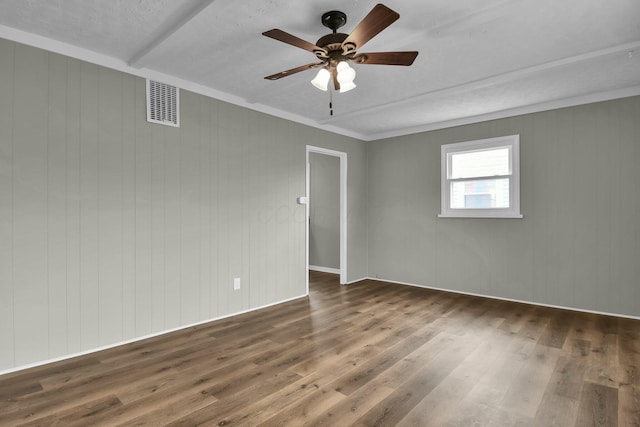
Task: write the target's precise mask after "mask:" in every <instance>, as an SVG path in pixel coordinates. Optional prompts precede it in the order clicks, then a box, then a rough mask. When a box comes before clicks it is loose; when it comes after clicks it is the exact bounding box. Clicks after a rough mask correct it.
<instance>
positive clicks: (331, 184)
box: [309, 153, 348, 270]
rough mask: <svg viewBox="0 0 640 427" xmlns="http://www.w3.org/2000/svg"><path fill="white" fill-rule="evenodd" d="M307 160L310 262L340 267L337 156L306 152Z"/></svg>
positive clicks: (315, 264) (317, 264)
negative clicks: (307, 154)
mask: <svg viewBox="0 0 640 427" xmlns="http://www.w3.org/2000/svg"><path fill="white" fill-rule="evenodd" d="M347 161H348V159H347ZM309 164H310V166H309V169H310V173H309V175H310V181H309V183H310V188H309V200H310V204H309V212H310V213H309V265H311V266H317V267H325V268H333V269H337V270H339V269H340V158H339V157H336V156H329V155H326V154H319V153H309Z"/></svg>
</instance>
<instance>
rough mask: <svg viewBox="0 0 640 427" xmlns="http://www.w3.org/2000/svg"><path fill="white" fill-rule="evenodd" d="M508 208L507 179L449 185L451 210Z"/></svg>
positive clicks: (460, 182)
mask: <svg viewBox="0 0 640 427" xmlns="http://www.w3.org/2000/svg"><path fill="white" fill-rule="evenodd" d="M491 208H493V209H495V208H509V178H500V179H480V180H475V181H457V182H452V183H451V209H491Z"/></svg>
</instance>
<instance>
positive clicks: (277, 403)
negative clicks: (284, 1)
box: [0, 272, 640, 427]
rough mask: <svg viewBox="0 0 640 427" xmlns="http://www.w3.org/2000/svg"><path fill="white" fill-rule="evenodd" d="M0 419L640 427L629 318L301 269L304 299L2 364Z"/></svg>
mask: <svg viewBox="0 0 640 427" xmlns="http://www.w3.org/2000/svg"><path fill="white" fill-rule="evenodd" d="M0 425H3V426H5V425H11V426H13V425H25V426H50V425H60V426H76V425H78V426H86V425H109V426H112V425H126V426H135V425H172V426H195V425H206V426H209V425H213V426H216V425H218V426H231V425H250V426H254V425H265V426H280V425H291V426H301V425H314V426H324V425H326V426H348V425H367V426H391V425H401V426H449V427H453V426H465V427H467V426H536V427H537V426H563V427H564V426H608V427H612V426H640V321H636V320H629V319H622V318H615V317H607V316H599V315H592V314H585V313H577V312H571V311H564V310H558V309H550V308H543V307H536V306H530V305H526V304H518V303H511V302H505V301H497V300H491V299H484V298H476V297H469V296H463V295H457V294H452V293H446V292H438V291H431V290H426V289H420V288H412V287H408V286H400V285H391V284H387V283H382V282H376V281H363V282H360V283H356V284H353V285H349V286H340V285H338V284H337V277H336V276H334V275H331V274H326V273H315V272H314V273H313V274H312V280H311V295H310V298H308V299H307V298H302V299H299V300H296V301H292V302H288V303H285V304H281V305H278V306H275V307H270V308H267V309H264V310H260V311H256V312H252V313H247V314H244V315H240V316H236V317H233V318H229V319H224V320H221V321H217V322H212V323H209V324H206V325H202V326H198V327H194V328H190V329H187V330H182V331H178V332H174V333H171V334H167V335H163V336H160V337H155V338H152V339H148V340H145V341H141V342H136V343H133V344H129V345H126V346H121V347H118V348H114V349H110V350H106V351H102V352H99V353H94V354H91V355H88V356H83V357H79V358H75V359H72V360H67V361H63V362H58V363H54V364H50V365H46V366H41V367H37V368H33V369H29V370H26V371H21V372H16V373H12V374H8V375H5V376H2V377H0Z"/></svg>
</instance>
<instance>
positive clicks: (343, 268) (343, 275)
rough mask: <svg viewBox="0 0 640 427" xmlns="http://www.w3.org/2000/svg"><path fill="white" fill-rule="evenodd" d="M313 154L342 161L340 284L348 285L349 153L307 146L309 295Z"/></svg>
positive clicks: (306, 226)
mask: <svg viewBox="0 0 640 427" xmlns="http://www.w3.org/2000/svg"><path fill="white" fill-rule="evenodd" d="M312 153H316V154H322V155H326V156H333V157H337V158H338V159H339V161H340V167H339V174H340V177H339V193H340V194H339V229H340V231H339V234H340V236H339V240H340V242H339V250H340V257H339V259H340V265H339V271H340V284H342V285H344V284H346V283H347V153H344V152H342V151H335V150H330V149H327V148H321V147H314V146H311V145H307V154H306V161H307V163H306V164H307V174H306V196H307V205H306V225H305V229H306V232H305V236H306V243H305V246H306V254H305V258H306V269H307V270H306V271H307V275H306V277H307V279H306V281H307V283H306V286H307V293H309V252H310V251H309V245H310V215H311V205H312V204H313V200H312V199H311V170H310V155H311V154H312Z"/></svg>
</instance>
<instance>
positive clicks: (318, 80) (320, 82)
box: [311, 68, 331, 92]
mask: <svg viewBox="0 0 640 427" xmlns="http://www.w3.org/2000/svg"><path fill="white" fill-rule="evenodd" d="M329 79H331V73H330V72H329V70H327V69H326V68H322V69H321V70H320V71H318V74H317V75H316V76H315V77H314V79H313V80H311V84H312V85H314V86H315V87H317V88H318V89H320V90H323V91H325V92H326V91H327V86H329Z"/></svg>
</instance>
